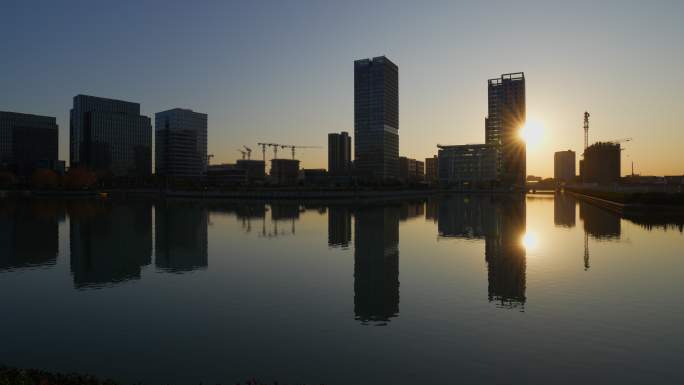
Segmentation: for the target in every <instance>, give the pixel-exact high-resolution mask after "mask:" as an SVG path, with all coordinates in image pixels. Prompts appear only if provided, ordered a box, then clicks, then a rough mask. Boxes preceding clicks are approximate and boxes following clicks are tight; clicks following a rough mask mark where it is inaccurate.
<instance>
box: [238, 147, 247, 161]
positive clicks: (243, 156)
mask: <svg viewBox="0 0 684 385" xmlns="http://www.w3.org/2000/svg"><path fill="white" fill-rule="evenodd" d="M237 151H238V152H239V153H240V154H242V160H245V158H246V157H247V151H243V150H242V149H240V148H238V149H237Z"/></svg>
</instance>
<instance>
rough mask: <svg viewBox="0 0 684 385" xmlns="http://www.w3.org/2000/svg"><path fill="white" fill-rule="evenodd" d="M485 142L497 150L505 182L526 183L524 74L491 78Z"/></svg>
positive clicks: (501, 173) (520, 184) (514, 184)
mask: <svg viewBox="0 0 684 385" xmlns="http://www.w3.org/2000/svg"><path fill="white" fill-rule="evenodd" d="M488 100H489V106H488V116H487V118H486V119H485V143H486V144H492V145H496V146H497V149H498V162H497V163H498V164H497V168H498V172H499V179H500V180H501V182H502V183H504V184H505V185H511V186H516V185H517V186H524V185H525V177H526V161H527V152H526V146H525V142H524V140H523V139H522V137H521V136H520V130H521V129H522V128H523V126H524V124H525V120H526V106H525V74H524V73H522V72H517V73H510V74H503V75H501V77H500V78H495V79H489V81H488Z"/></svg>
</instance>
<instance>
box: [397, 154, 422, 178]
mask: <svg viewBox="0 0 684 385" xmlns="http://www.w3.org/2000/svg"><path fill="white" fill-rule="evenodd" d="M399 179H400V180H402V181H404V182H422V181H424V180H425V163H423V162H422V161H420V160H415V159H411V158H407V157H405V156H401V157H399Z"/></svg>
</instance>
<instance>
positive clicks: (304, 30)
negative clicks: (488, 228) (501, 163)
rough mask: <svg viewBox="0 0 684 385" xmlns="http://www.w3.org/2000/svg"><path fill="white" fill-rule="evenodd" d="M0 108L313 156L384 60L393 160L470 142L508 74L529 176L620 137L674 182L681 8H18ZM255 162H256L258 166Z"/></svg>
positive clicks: (683, 113)
mask: <svg viewBox="0 0 684 385" xmlns="http://www.w3.org/2000/svg"><path fill="white" fill-rule="evenodd" d="M0 15H1V16H2V17H1V20H2V22H1V23H0V34H1V36H2V39H0V52H2V54H1V55H0V59H1V60H0V90H1V91H0V110H8V111H17V112H26V113H35V114H41V115H50V116H56V117H57V122H58V124H59V125H60V157H61V158H63V159H67V160H68V136H69V135H68V133H69V118H68V111H69V108H70V107H71V103H72V97H73V96H74V95H76V94H79V93H83V94H89V95H95V96H102V97H110V98H115V99H123V100H129V101H134V102H138V103H141V105H142V112H143V114H145V115H148V116H150V117H153V115H154V113H155V112H159V111H162V110H165V109H169V108H173V107H182V108H191V109H193V110H195V111H199V112H204V113H207V114H208V115H209V152H210V153H213V154H215V158H214V159H213V162H214V163H218V162H233V161H234V160H235V159H236V158H237V157H239V156H240V154H239V153H238V152H237V150H236V149H237V148H238V147H241V146H242V145H243V144H246V145H248V146H251V147H253V148H254V149H255V153H258V151H256V142H258V141H270V142H281V143H290V144H301V145H320V146H323V148H322V149H310V150H303V151H302V152H301V153H300V154H301V156H299V157H300V159H302V161H303V167H306V168H316V167H326V166H327V152H326V151H327V150H326V149H325V147H326V146H327V133H328V132H333V131H342V130H347V131H350V132H352V133H353V124H354V120H353V119H354V116H353V62H354V60H355V59H361V58H367V57H373V56H379V55H386V56H387V57H389V58H390V59H391V60H392V61H394V62H395V63H397V65H398V66H399V79H400V87H399V94H400V124H399V126H400V127H399V143H400V153H401V155H405V156H409V157H415V158H424V157H427V156H431V155H433V154H435V153H436V144H437V143H439V144H464V143H481V142H484V117H485V115H486V111H487V87H486V85H487V79H488V78H492V77H496V76H498V75H500V74H501V73H508V72H517V71H524V72H525V76H526V79H527V117H528V120H530V119H534V120H536V121H540V122H542V123H543V125H544V131H543V134H544V135H543V137H542V139H541V141H540V142H539V143H538V144H537V145H536V146H531V147H530V148H528V163H527V164H528V174H534V175H542V176H552V174H553V152H554V151H557V150H565V149H573V150H575V151H577V152H578V153H579V152H581V151H582V143H583V131H582V114H583V112H584V111H585V110H589V112H590V113H591V115H592V117H591V130H590V140H591V141H595V140H601V139H602V140H612V139H619V138H624V137H632V138H634V140H633V141H631V142H628V143H625V144H624V147H625V148H626V150H625V151H624V152H623V173H626V172H628V171H629V168H630V163H631V161H632V160H633V161H634V163H635V169H636V170H635V171H636V172H638V173H641V174H684V157H683V156H682V148H683V147H684V129H683V128H684V127H683V124H682V122H684V108H683V107H684V91H683V90H684V88H683V85H684V21H682V20H683V17H684V1H680V0H674V1H572V2H570V1H558V2H555V1H538V2H531V1H516V2H512V1H502V2H491V1H477V2H476V1H472V2H458V1H454V0H451V1H391V0H388V1H370V0H365V1H325V0H318V1H314V0H312V1H294V0H291V1H285V0H279V1H260V0H253V1H241V2H237V1H235V2H230V1H145V0H139V1H123V0H117V1H95V0H90V1H67V0H60V1H54V0H49V1H31V0H21V1H14V0H3V1H2V7H1V9H0ZM258 156H260V154H259V155H258Z"/></svg>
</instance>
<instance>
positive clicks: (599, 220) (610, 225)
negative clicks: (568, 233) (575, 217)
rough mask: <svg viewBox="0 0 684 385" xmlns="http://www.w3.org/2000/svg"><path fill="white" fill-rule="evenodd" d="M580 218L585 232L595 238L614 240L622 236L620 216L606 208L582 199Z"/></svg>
mask: <svg viewBox="0 0 684 385" xmlns="http://www.w3.org/2000/svg"><path fill="white" fill-rule="evenodd" d="M579 215H580V219H581V220H582V222H583V224H584V232H585V233H586V234H588V235H589V236H591V237H592V238H594V239H599V240H614V239H619V238H620V232H621V227H620V216H619V215H618V214H616V213H613V212H611V211H608V210H606V209H603V208H600V207H597V206H594V205H592V204H590V203H587V202H584V201H580V204H579Z"/></svg>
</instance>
